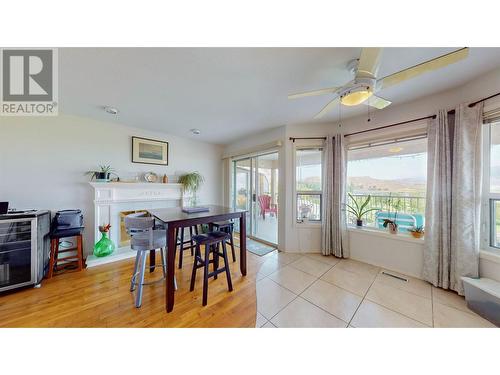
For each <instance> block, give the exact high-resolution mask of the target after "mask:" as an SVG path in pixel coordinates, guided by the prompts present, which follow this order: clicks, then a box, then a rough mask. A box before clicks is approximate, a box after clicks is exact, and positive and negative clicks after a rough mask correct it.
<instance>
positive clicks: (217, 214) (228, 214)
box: [147, 205, 247, 312]
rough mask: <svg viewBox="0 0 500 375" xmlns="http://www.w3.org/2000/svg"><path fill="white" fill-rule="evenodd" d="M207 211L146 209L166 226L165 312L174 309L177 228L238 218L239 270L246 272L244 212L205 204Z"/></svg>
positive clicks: (244, 273)
mask: <svg viewBox="0 0 500 375" xmlns="http://www.w3.org/2000/svg"><path fill="white" fill-rule="evenodd" d="M204 207H207V208H208V211H204V212H196V213H186V212H184V211H182V208H180V207H172V208H157V209H150V210H147V211H148V212H149V214H150V215H151V216H154V217H155V218H156V219H157V220H159V221H160V222H162V223H164V224H165V225H166V227H167V230H166V236H167V249H168V251H167V277H166V285H167V288H166V289H167V291H166V308H167V312H171V311H172V310H173V309H174V291H175V290H174V276H175V253H176V252H175V251H172V249H175V248H176V246H177V239H176V238H175V232H176V229H177V228H185V227H190V226H193V225H199V224H209V225H210V223H213V222H215V221H224V220H230V219H239V224H240V225H239V226H240V270H241V274H242V275H243V276H246V274H247V246H246V238H247V237H246V212H247V211H244V210H238V209H233V208H230V207H224V206H215V205H207V206H204Z"/></svg>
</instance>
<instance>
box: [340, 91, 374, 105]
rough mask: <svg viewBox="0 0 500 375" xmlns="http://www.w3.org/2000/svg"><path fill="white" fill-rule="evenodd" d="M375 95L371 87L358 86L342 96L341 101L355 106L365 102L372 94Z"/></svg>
mask: <svg viewBox="0 0 500 375" xmlns="http://www.w3.org/2000/svg"><path fill="white" fill-rule="evenodd" d="M372 95H373V91H372V90H370V88H369V87H363V88H361V87H360V88H358V89H355V90H352V91H348V92H347V93H346V94H344V95H343V96H341V97H340V102H341V103H342V104H343V105H347V106H354V105H358V104H361V103H363V102H364V101H366V100H367V99H368V98H369V97H370V96H372Z"/></svg>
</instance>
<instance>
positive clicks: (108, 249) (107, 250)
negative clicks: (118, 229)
mask: <svg viewBox="0 0 500 375" xmlns="http://www.w3.org/2000/svg"><path fill="white" fill-rule="evenodd" d="M109 228H111V224H106V225H99V232H101V239H100V240H99V242H97V243H96V244H95V245H94V255H95V256H96V257H105V256H106V255H109V254H111V253H112V252H113V251H115V244H114V243H113V241H111V240H110V239H109V238H108V232H109Z"/></svg>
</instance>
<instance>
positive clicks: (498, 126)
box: [483, 122, 500, 248]
mask: <svg viewBox="0 0 500 375" xmlns="http://www.w3.org/2000/svg"><path fill="white" fill-rule="evenodd" d="M484 139H485V143H486V147H485V150H486V157H485V163H484V165H485V173H484V177H485V183H484V186H485V190H484V198H485V204H484V205H483V207H484V208H485V211H486V213H485V216H486V217H487V218H488V219H489V220H487V228H488V231H487V232H488V233H487V235H486V236H485V237H486V238H485V242H487V244H488V245H489V246H490V247H492V248H500V122H494V123H491V124H489V125H485V128H484Z"/></svg>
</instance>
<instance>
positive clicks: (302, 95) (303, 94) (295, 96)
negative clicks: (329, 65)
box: [288, 87, 339, 99]
mask: <svg viewBox="0 0 500 375" xmlns="http://www.w3.org/2000/svg"><path fill="white" fill-rule="evenodd" d="M338 89H339V88H338V87H330V88H327V89H321V90H314V91H306V92H299V93H297V94H291V95H288V99H298V98H305V97H307V96H316V95H324V94H333V93H334V92H335V91H337V90H338Z"/></svg>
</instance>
